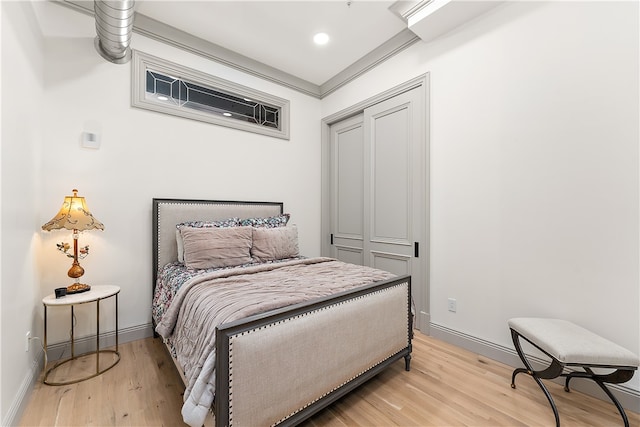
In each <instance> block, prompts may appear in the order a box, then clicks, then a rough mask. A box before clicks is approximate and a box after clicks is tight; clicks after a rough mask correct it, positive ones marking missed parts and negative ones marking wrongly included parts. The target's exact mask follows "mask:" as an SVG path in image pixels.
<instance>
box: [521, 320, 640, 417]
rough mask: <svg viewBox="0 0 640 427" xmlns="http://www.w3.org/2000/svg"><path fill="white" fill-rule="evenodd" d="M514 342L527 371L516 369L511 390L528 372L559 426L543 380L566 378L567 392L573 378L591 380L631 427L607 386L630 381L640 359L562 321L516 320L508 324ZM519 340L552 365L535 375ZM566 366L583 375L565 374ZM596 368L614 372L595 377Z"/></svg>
mask: <svg viewBox="0 0 640 427" xmlns="http://www.w3.org/2000/svg"><path fill="white" fill-rule="evenodd" d="M509 328H510V329H511V338H512V339H513V344H514V345H515V348H516V351H517V352H518V356H520V359H522V363H524V365H525V366H526V369H525V368H517V369H516V370H514V371H513V375H512V377H511V387H512V388H516V383H515V380H516V375H518V374H519V373H521V372H525V373H527V374H529V375H531V376H532V377H533V379H534V380H535V381H536V383H537V384H538V385H539V386H540V388H541V389H542V391H543V392H544V394H545V396H546V397H547V400H548V401H549V403H550V404H551V409H553V415H554V416H555V418H556V426H560V416H559V415H558V409H557V408H556V405H555V403H554V401H553V398H552V397H551V394H550V393H549V391H548V390H547V388H546V387H545V386H544V384H543V383H542V381H541V379H552V378H557V377H560V376H562V377H566V382H565V387H564V389H565V391H569V381H571V379H572V378H588V379H591V380H593V381H595V382H596V383H597V384H598V385H599V386H600V388H601V389H602V390H604V392H605V393H606V394H607V396H609V399H611V401H612V402H613V403H614V404H615V405H616V408H618V412H620V415H622V419H623V421H624V425H625V427H628V426H629V420H628V418H627V414H625V412H624V408H623V407H622V405H621V404H620V402H618V399H616V397H615V396H614V395H613V394H612V393H611V391H610V390H609V389H608V388H607V386H606V385H605V383H610V384H620V383H624V382H627V381H629V380H630V379H631V378H632V377H633V374H634V373H635V371H636V370H637V369H638V366H639V365H640V359H638V356H636V355H635V354H633V353H632V352H630V351H629V350H627V349H625V348H623V347H620V346H619V345H617V344H614V343H612V342H611V341H608V340H606V339H604V338H602V337H600V336H598V335H596V334H594V333H593V332H590V331H588V330H586V329H584V328H581V327H580V326H577V325H575V324H573V323H571V322H568V321H566V320H560V319H540V318H523V317H521V318H515V319H510V320H509ZM520 338H523V339H524V340H525V341H527V342H529V343H530V344H532V345H533V346H534V347H536V348H537V349H538V350H540V351H542V352H543V353H545V354H546V355H547V356H549V357H550V358H551V364H550V365H549V367H547V368H546V369H544V370H541V371H536V370H534V369H533V367H532V366H531V363H530V362H529V361H528V359H527V357H526V355H525V354H524V352H523V351H522V347H521V345H520ZM565 366H568V367H578V368H582V369H583V370H584V372H583V371H572V372H569V373H563V370H564V368H565ZM594 368H606V369H614V371H613V372H611V373H608V374H596V373H595V372H593V369H594Z"/></svg>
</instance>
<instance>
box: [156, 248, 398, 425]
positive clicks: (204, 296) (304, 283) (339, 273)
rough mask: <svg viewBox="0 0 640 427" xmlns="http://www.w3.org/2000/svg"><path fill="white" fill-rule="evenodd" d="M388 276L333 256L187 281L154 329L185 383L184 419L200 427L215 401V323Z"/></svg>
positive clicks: (250, 268)
mask: <svg viewBox="0 0 640 427" xmlns="http://www.w3.org/2000/svg"><path fill="white" fill-rule="evenodd" d="M392 277H394V275H393V274H391V273H388V272H385V271H381V270H376V269H373V268H370V267H363V266H357V265H353V264H347V263H343V262H340V261H337V260H334V259H331V258H309V259H300V260H293V261H286V262H282V263H273V264H263V265H259V266H254V267H248V268H237V269H230V270H224V271H216V272H211V273H207V274H204V275H202V276H197V277H195V278H193V279H190V280H189V281H187V282H186V283H185V284H184V285H183V286H182V287H181V288H180V291H179V292H178V293H177V294H176V296H175V298H174V300H173V302H172V303H171V306H170V307H169V309H168V310H167V312H166V313H165V315H164V317H163V318H162V320H161V321H160V323H159V324H158V326H157V327H156V332H158V333H159V334H160V335H161V336H162V337H164V338H165V339H170V340H171V342H172V344H173V346H174V348H175V350H176V353H177V358H178V362H179V363H180V365H181V366H182V367H183V370H184V373H185V377H186V379H187V381H188V384H187V387H186V390H185V394H184V405H183V407H182V416H183V419H184V421H185V422H186V423H187V424H189V425H191V426H201V425H203V423H204V419H205V417H206V414H207V411H208V410H209V408H210V407H211V405H212V403H213V398H214V393H215V390H214V385H215V330H216V328H217V326H219V325H222V324H224V323H228V322H231V321H233V320H237V319H242V318H245V317H247V316H251V315H253V314H258V313H263V312H266V311H269V310H272V309H276V308H280V307H284V306H288V305H292V304H296V303H300V302H304V301H308V300H311V299H314V298H317V297H322V296H327V295H331V294H335V293H338V292H341V291H345V290H349V289H353V288H356V287H359V286H362V285H365V284H368V283H372V282H376V281H379V280H385V279H389V278H392Z"/></svg>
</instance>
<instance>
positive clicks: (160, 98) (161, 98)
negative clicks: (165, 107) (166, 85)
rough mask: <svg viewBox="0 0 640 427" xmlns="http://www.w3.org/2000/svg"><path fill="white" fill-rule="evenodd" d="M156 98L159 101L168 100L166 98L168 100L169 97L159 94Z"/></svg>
mask: <svg viewBox="0 0 640 427" xmlns="http://www.w3.org/2000/svg"><path fill="white" fill-rule="evenodd" d="M158 100H159V101H168V100H169V98H167V97H166V96H159V97H158Z"/></svg>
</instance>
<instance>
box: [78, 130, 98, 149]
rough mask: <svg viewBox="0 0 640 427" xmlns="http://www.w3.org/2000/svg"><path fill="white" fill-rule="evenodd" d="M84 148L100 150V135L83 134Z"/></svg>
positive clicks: (94, 133) (93, 133)
mask: <svg viewBox="0 0 640 427" xmlns="http://www.w3.org/2000/svg"><path fill="white" fill-rule="evenodd" d="M82 146H83V147H85V148H96V149H97V148H100V134H99V133H96V132H82Z"/></svg>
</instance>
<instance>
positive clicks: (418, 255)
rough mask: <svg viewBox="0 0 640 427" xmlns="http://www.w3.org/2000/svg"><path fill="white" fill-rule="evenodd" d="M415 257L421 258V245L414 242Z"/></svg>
mask: <svg viewBox="0 0 640 427" xmlns="http://www.w3.org/2000/svg"><path fill="white" fill-rule="evenodd" d="M413 256H414V257H415V258H419V257H420V245H419V244H418V242H413Z"/></svg>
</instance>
